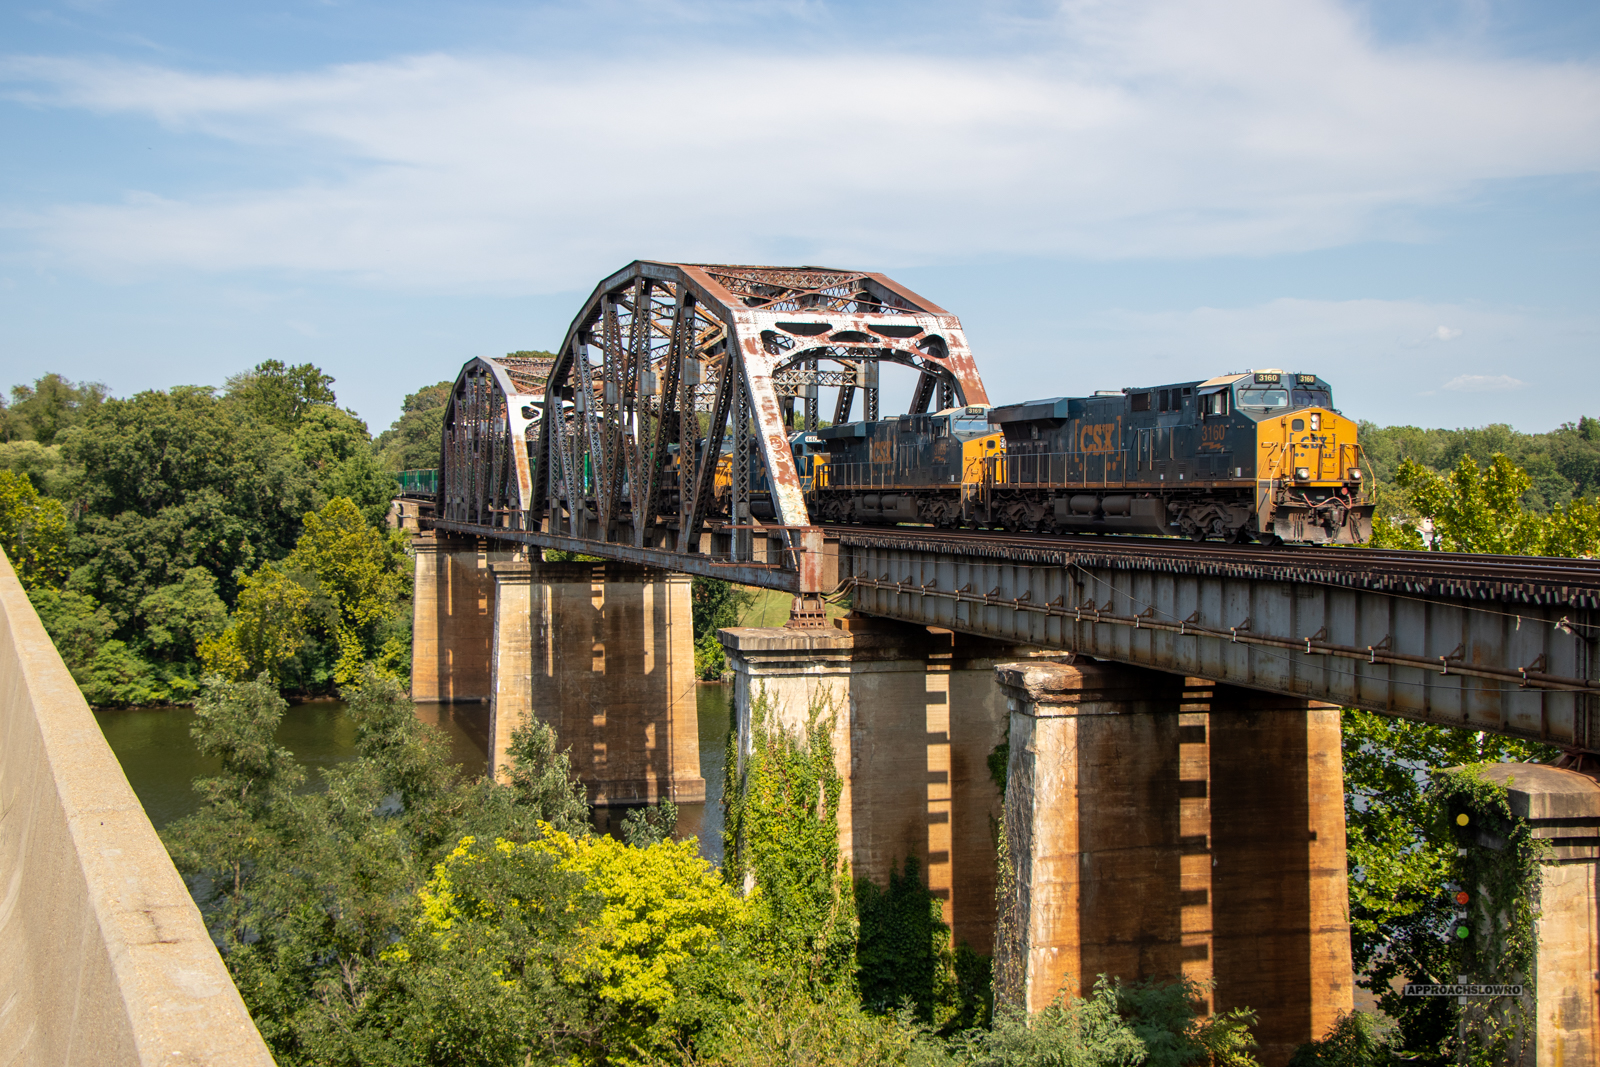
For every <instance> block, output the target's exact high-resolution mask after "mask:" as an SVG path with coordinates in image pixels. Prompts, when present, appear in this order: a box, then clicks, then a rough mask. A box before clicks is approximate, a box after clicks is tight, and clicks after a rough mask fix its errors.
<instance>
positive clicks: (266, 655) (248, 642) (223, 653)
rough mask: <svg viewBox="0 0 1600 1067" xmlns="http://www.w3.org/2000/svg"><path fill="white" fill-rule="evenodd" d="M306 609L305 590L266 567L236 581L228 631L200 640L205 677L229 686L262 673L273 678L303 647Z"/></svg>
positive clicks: (306, 622) (307, 611)
mask: <svg viewBox="0 0 1600 1067" xmlns="http://www.w3.org/2000/svg"><path fill="white" fill-rule="evenodd" d="M310 606H311V594H310V592H308V591H307V590H306V588H305V587H304V586H302V585H300V584H299V583H298V582H296V581H294V580H293V579H291V578H289V577H288V576H287V575H285V574H284V573H283V571H282V570H280V569H279V568H278V567H277V566H275V565H274V564H271V563H269V564H267V565H266V566H265V567H262V568H261V569H260V570H258V571H256V572H255V573H254V574H252V575H248V576H247V577H244V578H241V579H240V580H239V603H238V606H237V607H235V608H234V612H233V617H232V618H231V619H230V620H229V622H228V628H227V629H226V630H224V631H222V633H220V634H216V635H213V636H210V637H203V638H201V639H200V643H199V649H198V651H199V654H200V662H201V663H202V664H204V665H205V669H206V672H207V673H208V674H220V675H222V676H223V677H225V678H227V679H229V680H230V681H235V682H245V681H249V680H251V679H253V678H254V677H255V676H256V675H258V674H260V673H262V672H263V671H264V672H266V673H267V674H268V675H270V676H271V677H272V678H274V679H277V678H278V677H280V672H281V671H282V669H283V665H284V664H285V663H287V662H288V661H289V660H290V659H291V658H293V657H294V654H295V653H296V652H299V651H300V648H301V646H302V645H304V644H305V633H306V627H307V626H308V625H309V621H310V619H309V609H310Z"/></svg>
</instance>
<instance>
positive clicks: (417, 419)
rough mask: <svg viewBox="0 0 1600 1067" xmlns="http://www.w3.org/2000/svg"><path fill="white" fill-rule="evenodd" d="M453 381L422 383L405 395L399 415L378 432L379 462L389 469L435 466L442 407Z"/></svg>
mask: <svg viewBox="0 0 1600 1067" xmlns="http://www.w3.org/2000/svg"><path fill="white" fill-rule="evenodd" d="M454 387H455V382H452V381H446V382H438V383H436V384H434V385H428V386H424V387H423V388H421V389H418V390H417V391H416V392H414V393H412V394H410V395H409V396H407V397H406V399H405V402H404V403H403V404H402V405H401V408H400V417H399V418H398V419H396V420H395V421H394V423H393V424H392V425H391V426H390V427H389V428H388V429H387V430H385V431H383V433H381V434H379V435H378V439H377V441H376V442H375V449H376V453H377V456H378V461H379V464H380V465H381V466H382V467H383V468H384V469H385V470H389V471H404V470H427V469H430V468H433V467H437V466H438V465H439V448H440V440H441V437H442V434H443V431H444V413H445V407H446V405H447V404H448V403H449V401H450V390H451V389H453V388H454Z"/></svg>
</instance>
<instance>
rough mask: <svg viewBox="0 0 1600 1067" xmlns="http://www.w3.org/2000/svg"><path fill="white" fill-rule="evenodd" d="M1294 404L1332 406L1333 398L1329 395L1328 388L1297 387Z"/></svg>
mask: <svg viewBox="0 0 1600 1067" xmlns="http://www.w3.org/2000/svg"><path fill="white" fill-rule="evenodd" d="M1294 406H1295V409H1296V410H1298V409H1300V408H1331V407H1333V399H1332V398H1331V397H1329V396H1328V391H1327V390H1326V389H1296V390H1295V391H1294Z"/></svg>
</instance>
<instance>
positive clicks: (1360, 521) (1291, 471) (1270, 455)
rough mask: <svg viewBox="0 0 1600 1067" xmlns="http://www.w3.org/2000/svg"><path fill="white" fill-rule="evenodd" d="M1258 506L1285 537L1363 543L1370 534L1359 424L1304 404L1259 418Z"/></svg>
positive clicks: (1265, 520)
mask: <svg viewBox="0 0 1600 1067" xmlns="http://www.w3.org/2000/svg"><path fill="white" fill-rule="evenodd" d="M1256 441H1257V445H1258V451H1257V467H1256V471H1257V473H1256V477H1257V482H1256V486H1257V494H1256V504H1257V511H1258V513H1259V515H1260V518H1261V521H1262V523H1263V529H1264V528H1265V525H1266V523H1267V522H1270V523H1271V524H1272V528H1273V531H1274V532H1275V533H1276V534H1277V536H1279V537H1283V538H1285V539H1287V540H1293V541H1312V542H1323V543H1346V544H1350V543H1353V544H1359V543H1361V542H1362V541H1364V540H1366V538H1367V537H1368V536H1370V532H1369V531H1370V524H1371V511H1372V505H1371V503H1370V501H1369V500H1368V499H1367V497H1366V494H1365V493H1364V492H1363V489H1364V486H1363V484H1362V483H1363V481H1364V479H1363V475H1362V470H1361V462H1362V456H1361V446H1360V445H1359V444H1358V443H1357V441H1356V424H1355V423H1354V422H1352V421H1351V420H1349V419H1347V418H1345V417H1344V416H1342V415H1340V414H1339V413H1338V412H1336V411H1331V410H1329V409H1327V408H1302V409H1301V410H1299V411H1293V412H1290V413H1289V414H1287V415H1279V416H1276V417H1273V418H1266V419H1262V420H1261V421H1260V422H1258V423H1257V424H1256Z"/></svg>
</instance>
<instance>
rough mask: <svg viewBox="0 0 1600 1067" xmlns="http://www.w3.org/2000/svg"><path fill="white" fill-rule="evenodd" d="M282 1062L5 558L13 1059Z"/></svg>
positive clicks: (1, 880)
mask: <svg viewBox="0 0 1600 1067" xmlns="http://www.w3.org/2000/svg"><path fill="white" fill-rule="evenodd" d="M271 1063H272V1057H271V1055H269V1054H268V1052H267V1048H266V1045H265V1044H263V1043H262V1040H261V1035H260V1034H259V1033H257V1032H256V1029H255V1026H254V1025H253V1024H252V1023H251V1021H250V1015H249V1013H248V1012H247V1011H246V1010H245V1006H244V1002H243V1001H242V1000H240V999H239V993H238V991H237V990H236V989H234V987H233V983H232V982H231V981H230V980H229V978H228V972H227V970H226V969H225V968H224V967H223V964H222V960H221V958H219V957H218V955H217V951H216V948H215V947H214V946H213V945H212V943H211V938H210V937H209V935H208V934H207V933H206V930H205V926H204V925H203V923H202V922H201V919H200V912H199V911H198V910H197V909H196V908H195V906H194V902H193V901H192V900H191V899H190V897H189V892H188V890H187V889H186V888H185V887H184V884H183V880H182V879H181V878H180V877H179V876H178V872H177V871H176V870H174V869H173V866H172V863H171V861H170V860H169V859H168V858H167V853H166V850H165V849H164V848H162V846H161V842H160V840H159V839H158V838H157V837H156V832H155V829H154V828H153V827H151V825H150V820H149V819H148V818H147V817H146V816H145V813H144V809H143V808H141V807H140V806H139V801H138V799H137V798H136V797H135V796H134V795H133V790H132V789H131V788H130V787H129V785H128V780H127V778H125V777H124V776H123V774H122V768H121V767H120V766H118V764H117V760H116V757H115V756H113V755H112V754H111V749H110V747H109V746H108V745H107V744H106V742H105V738H104V737H103V736H102V735H101V733H100V727H99V726H98V725H97V724H96V723H95V721H94V716H93V715H92V714H91V713H90V711H89V706H88V705H87V704H86V703H84V699H83V695H82V694H81V693H79V692H78V687H77V685H76V684H74V683H73V680H72V676H71V675H70V674H68V673H67V669H66V667H65V665H64V664H62V662H61V657H60V656H59V655H57V654H56V650H55V646H53V645H52V644H51V643H50V639H49V637H48V636H47V635H46V634H45V632H44V627H42V626H41V625H40V624H39V619H38V616H37V615H35V614H34V611H33V607H32V605H30V604H29V603H28V598H27V595H26V594H25V593H24V592H23V591H22V587H21V585H20V584H19V583H18V581H17V578H16V574H15V572H13V571H12V569H11V564H10V562H9V561H7V560H6V559H5V557H4V555H0V1064H6V1065H10V1064H28V1065H30V1067H34V1065H38V1067H55V1065H57V1064H86V1065H88V1064H93V1065H96V1067H114V1065H121V1064H140V1065H147V1067H156V1065H158V1064H159V1065H161V1067H191V1065H200V1064H215V1065H217V1067H222V1065H229V1067H257V1065H261V1067H265V1065H268V1064H271Z"/></svg>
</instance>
